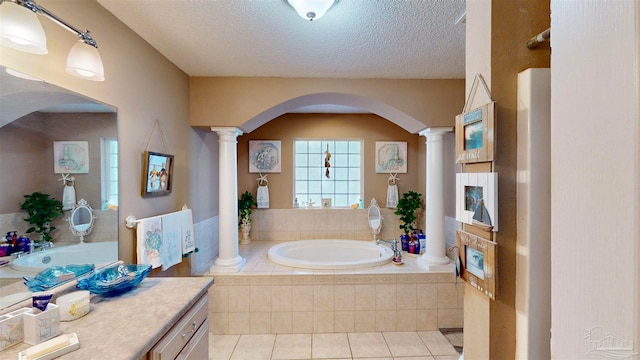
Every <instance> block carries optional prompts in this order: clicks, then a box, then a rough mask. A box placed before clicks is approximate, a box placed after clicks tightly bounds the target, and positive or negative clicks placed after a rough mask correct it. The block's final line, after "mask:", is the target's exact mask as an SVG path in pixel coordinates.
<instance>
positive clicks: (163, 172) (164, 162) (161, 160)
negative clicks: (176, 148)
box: [142, 151, 173, 197]
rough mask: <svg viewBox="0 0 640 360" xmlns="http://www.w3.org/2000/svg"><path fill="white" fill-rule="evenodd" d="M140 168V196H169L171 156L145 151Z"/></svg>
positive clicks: (171, 169)
mask: <svg viewBox="0 0 640 360" xmlns="http://www.w3.org/2000/svg"><path fill="white" fill-rule="evenodd" d="M143 163H144V164H143V166H142V196H143V197H149V196H159V195H169V194H171V188H172V185H173V155H167V154H161V153H157V152H152V151H145V152H144V154H143Z"/></svg>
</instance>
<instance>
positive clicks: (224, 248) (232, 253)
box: [211, 127, 246, 272]
mask: <svg viewBox="0 0 640 360" xmlns="http://www.w3.org/2000/svg"><path fill="white" fill-rule="evenodd" d="M211 131H215V132H216V133H217V134H218V143H219V155H218V156H219V162H220V169H219V170H220V171H219V175H218V178H219V185H218V197H219V226H218V242H219V243H218V257H217V258H216V261H215V263H214V265H213V266H211V272H238V271H240V269H242V267H243V266H244V264H245V263H246V260H245V259H244V258H242V257H241V256H240V254H239V252H238V199H237V194H238V167H237V166H238V159H237V158H238V154H237V153H238V152H237V145H236V144H237V143H238V142H237V138H238V136H239V135H242V131H241V130H240V129H237V128H234V127H228V128H211Z"/></svg>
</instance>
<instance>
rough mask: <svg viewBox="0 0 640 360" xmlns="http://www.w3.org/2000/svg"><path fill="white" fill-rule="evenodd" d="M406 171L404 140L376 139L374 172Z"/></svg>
mask: <svg viewBox="0 0 640 360" xmlns="http://www.w3.org/2000/svg"><path fill="white" fill-rule="evenodd" d="M406 172H407V142H406V141H376V173H378V174H380V173H383V174H393V173H403V174H404V173H406Z"/></svg>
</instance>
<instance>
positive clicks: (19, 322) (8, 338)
mask: <svg viewBox="0 0 640 360" xmlns="http://www.w3.org/2000/svg"><path fill="white" fill-rule="evenodd" d="M30 312H31V309H30V308H22V309H18V310H15V311H12V312H10V313H8V314H5V315H2V316H0V351H2V350H4V349H6V348H8V347H10V346H13V345H15V344H17V343H21V342H22V340H23V339H24V317H23V315H24V314H25V313H30Z"/></svg>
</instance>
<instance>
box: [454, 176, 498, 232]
mask: <svg viewBox="0 0 640 360" xmlns="http://www.w3.org/2000/svg"><path fill="white" fill-rule="evenodd" d="M456 220H458V221H460V222H463V223H465V224H469V225H473V226H477V227H479V228H480V229H482V230H484V231H494V232H497V231H498V174H497V173H458V174H456Z"/></svg>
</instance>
